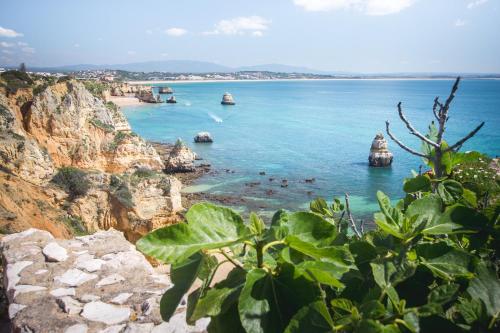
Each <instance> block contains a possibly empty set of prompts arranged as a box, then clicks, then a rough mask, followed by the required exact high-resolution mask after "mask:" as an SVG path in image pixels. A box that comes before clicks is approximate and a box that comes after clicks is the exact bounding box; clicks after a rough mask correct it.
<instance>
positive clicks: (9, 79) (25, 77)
mask: <svg viewBox="0 0 500 333" xmlns="http://www.w3.org/2000/svg"><path fill="white" fill-rule="evenodd" d="M0 78H1V79H2V81H3V82H2V85H3V86H4V87H5V88H6V89H7V92H9V93H12V94H15V93H16V92H17V90H18V89H21V88H30V87H31V86H32V85H33V83H34V82H33V79H32V78H31V77H30V75H29V74H27V73H24V72H20V71H15V70H11V71H6V72H3V73H1V74H0Z"/></svg>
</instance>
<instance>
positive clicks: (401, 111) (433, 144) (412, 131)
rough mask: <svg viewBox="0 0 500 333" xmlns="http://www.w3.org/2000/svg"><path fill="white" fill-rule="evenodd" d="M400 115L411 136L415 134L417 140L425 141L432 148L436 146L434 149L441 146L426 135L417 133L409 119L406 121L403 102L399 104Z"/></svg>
mask: <svg viewBox="0 0 500 333" xmlns="http://www.w3.org/2000/svg"><path fill="white" fill-rule="evenodd" d="M398 113H399V118H401V120H402V121H403V123H405V125H406V127H407V128H408V130H409V131H410V134H413V135H415V136H416V137H417V138H419V139H420V140H422V141H425V142H427V143H428V144H430V145H431V146H434V147H436V148H437V147H439V145H438V144H437V143H435V142H434V141H432V140H431V139H429V138H428V137H426V136H425V135H422V133H420V132H419V131H417V130H416V129H415V128H414V127H413V126H412V125H411V124H410V122H409V121H408V119H406V117H405V115H404V113H403V109H402V108H401V102H399V103H398Z"/></svg>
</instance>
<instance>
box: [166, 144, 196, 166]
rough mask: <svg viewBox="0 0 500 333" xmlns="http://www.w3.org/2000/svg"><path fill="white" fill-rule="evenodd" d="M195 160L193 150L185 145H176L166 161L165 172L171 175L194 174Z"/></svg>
mask: <svg viewBox="0 0 500 333" xmlns="http://www.w3.org/2000/svg"><path fill="white" fill-rule="evenodd" d="M195 159H196V154H195V153H194V152H193V151H192V150H191V149H189V148H188V147H186V146H185V145H184V144H181V143H179V144H176V145H175V146H174V148H173V149H172V150H171V151H170V154H169V155H168V157H167V159H166V161H165V171H167V172H169V173H175V172H193V171H195V166H194V160H195Z"/></svg>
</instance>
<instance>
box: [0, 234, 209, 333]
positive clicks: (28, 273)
mask: <svg viewBox="0 0 500 333" xmlns="http://www.w3.org/2000/svg"><path fill="white" fill-rule="evenodd" d="M0 248H1V250H2V256H3V260H2V262H3V266H4V288H5V292H6V294H7V298H8V302H9V317H10V319H11V325H12V331H13V332H26V333H27V332H37V333H38V332H65V333H80V332H82V333H83V332H89V333H90V332H103V333H104V332H107V333H111V332H116V333H118V332H154V333H159V332H171V333H173V332H176V333H181V332H193V333H194V332H205V330H206V326H207V324H208V322H207V321H206V320H199V321H198V322H197V324H196V326H188V325H187V324H186V323H185V311H186V309H185V307H182V306H181V307H180V308H179V309H178V310H177V313H176V314H175V315H174V317H172V318H171V320H170V322H169V323H165V322H162V320H161V317H160V312H159V302H160V298H161V295H162V294H163V292H164V291H165V290H166V289H168V288H169V287H170V286H171V283H170V279H169V277H168V275H167V274H163V273H161V272H159V271H157V270H156V269H155V268H153V267H152V266H151V264H150V263H149V262H148V261H147V260H146V258H145V257H144V256H143V255H142V254H141V253H139V252H138V251H137V250H136V249H135V247H134V246H133V245H132V244H131V243H129V242H127V241H126V240H125V238H124V237H123V234H122V233H121V232H118V231H116V230H113V229H110V230H108V231H100V232H97V233H95V234H93V235H88V236H82V237H76V238H74V239H71V240H60V239H55V238H54V237H53V236H52V235H51V234H50V233H49V232H47V231H41V230H38V229H29V230H26V231H23V232H20V233H17V234H12V235H8V236H5V237H4V238H3V239H2V240H1V242H0Z"/></svg>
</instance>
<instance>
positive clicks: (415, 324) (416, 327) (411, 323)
mask: <svg viewBox="0 0 500 333" xmlns="http://www.w3.org/2000/svg"><path fill="white" fill-rule="evenodd" d="M403 320H404V321H403V325H404V326H405V327H406V328H407V329H409V330H410V332H413V333H418V332H420V324H419V320H418V317H417V315H416V314H415V313H414V312H408V313H406V314H405V315H404V316H403Z"/></svg>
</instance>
